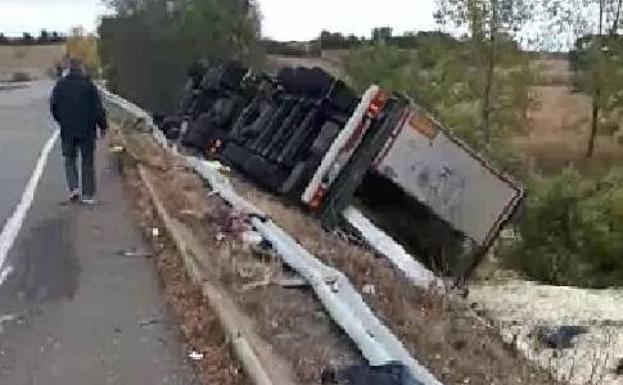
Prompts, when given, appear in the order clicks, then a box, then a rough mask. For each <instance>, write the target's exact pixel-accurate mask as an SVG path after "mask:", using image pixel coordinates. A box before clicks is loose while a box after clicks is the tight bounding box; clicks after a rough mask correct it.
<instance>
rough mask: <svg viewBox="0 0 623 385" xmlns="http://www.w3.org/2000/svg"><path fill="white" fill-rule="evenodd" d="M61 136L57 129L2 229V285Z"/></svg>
mask: <svg viewBox="0 0 623 385" xmlns="http://www.w3.org/2000/svg"><path fill="white" fill-rule="evenodd" d="M59 135H60V131H59V130H58V129H57V130H55V131H54V133H53V134H52V136H51V137H50V139H48V141H47V143H46V144H45V146H43V150H41V155H40V156H39V160H38V161H37V165H36V166H35V170H34V171H33V173H32V176H31V177H30V180H29V181H28V184H27V185H26V188H25V189H24V192H23V193H22V198H21V199H20V201H19V203H18V204H17V206H16V207H15V210H14V211H13V213H12V214H11V216H10V217H9V220H8V221H7V222H6V224H5V225H4V228H2V233H0V268H3V269H2V276H1V277H0V278H2V280H1V281H0V285H1V284H2V283H4V281H5V280H6V278H7V277H8V275H9V274H10V273H11V271H12V270H13V269H12V268H11V267H6V268H5V266H4V264H5V262H6V259H7V256H8V254H9V251H10V250H11V248H12V247H13V243H14V242H15V239H16V238H17V235H18V234H19V231H20V229H21V228H22V224H23V223H24V219H25V218H26V214H27V213H28V210H29V209H30V206H31V205H32V202H33V200H34V199H35V192H36V191H37V186H38V185H39V180H40V179H41V175H43V170H44V169H45V165H46V163H47V162H48V157H49V155H50V151H52V148H53V147H54V144H55V143H56V141H57V140H58V137H59Z"/></svg>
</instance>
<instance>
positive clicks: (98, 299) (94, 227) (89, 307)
mask: <svg viewBox="0 0 623 385" xmlns="http://www.w3.org/2000/svg"><path fill="white" fill-rule="evenodd" d="M50 87H51V83H49V82H40V83H35V84H33V85H32V86H30V87H28V88H24V89H15V90H2V89H1V88H0V229H2V228H3V226H4V225H5V223H6V221H7V218H8V217H9V215H10V214H11V212H12V211H13V210H14V208H15V206H16V205H17V203H18V201H19V200H20V197H21V195H22V192H23V190H24V187H25V185H26V184H27V182H28V180H29V178H30V176H31V174H32V172H33V169H34V167H35V165H36V163H37V160H38V157H39V154H40V152H41V150H42V147H43V146H44V144H45V143H46V142H47V140H48V139H49V137H50V136H51V134H52V132H53V130H54V125H53V124H52V122H51V121H50V119H49V117H48V113H47V99H48V94H49V90H50ZM98 155H99V169H98V174H99V182H100V193H99V195H100V200H101V204H100V205H99V206H97V207H95V208H87V207H83V206H71V205H62V204H60V202H61V201H62V200H63V199H64V197H65V194H66V191H65V185H64V181H63V178H62V174H61V161H62V159H61V156H60V149H59V144H58V143H57V144H56V146H55V148H54V149H53V151H52V153H51V155H50V157H49V161H48V163H47V166H46V168H45V170H44V172H43V175H42V178H41V180H40V184H39V187H38V190H37V193H36V195H35V199H34V202H33V204H32V207H31V209H30V211H29V212H28V214H27V216H26V219H25V221H24V224H23V227H22V228H21V230H20V232H19V235H18V237H17V239H16V241H15V243H14V246H13V248H12V249H11V251H10V252H9V255H8V257H7V260H6V262H5V264H4V266H0V268H2V269H6V268H7V267H9V268H11V270H12V271H13V273H12V274H11V275H10V276H9V277H8V279H7V280H6V282H4V284H2V286H0V384H2V385H35V384H45V385H74V384H75V385H84V384H121V385H126V384H127V385H142V384H145V385H151V384H184V385H188V384H195V383H196V380H195V378H194V375H193V373H192V370H191V369H190V368H189V365H188V364H187V362H186V360H185V354H184V351H183V348H182V346H181V343H180V342H179V339H178V332H177V330H178V329H177V326H176V325H175V324H174V323H173V322H172V320H171V318H170V316H169V315H168V314H167V310H166V307H165V305H164V304H163V303H162V301H161V299H160V298H159V293H158V282H157V277H156V276H155V273H154V271H153V266H152V262H151V261H149V260H147V259H144V258H132V257H124V256H121V255H119V251H120V250H130V249H137V250H146V248H147V246H146V245H145V244H144V242H143V241H142V238H141V236H140V233H139V232H138V230H137V229H136V228H134V226H133V224H132V221H131V218H130V216H129V214H128V212H129V207H128V204H127V203H126V201H125V198H124V191H123V188H122V185H121V181H120V180H119V177H118V175H117V173H116V171H115V166H114V161H113V160H111V159H109V158H108V154H106V152H105V151H100V153H99V154H98Z"/></svg>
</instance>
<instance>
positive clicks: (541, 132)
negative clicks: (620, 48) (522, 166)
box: [513, 59, 623, 172]
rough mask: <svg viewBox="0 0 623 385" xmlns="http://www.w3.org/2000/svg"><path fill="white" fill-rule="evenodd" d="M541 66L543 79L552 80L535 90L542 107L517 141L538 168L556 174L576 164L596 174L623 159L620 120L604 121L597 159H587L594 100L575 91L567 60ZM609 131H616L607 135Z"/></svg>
mask: <svg viewBox="0 0 623 385" xmlns="http://www.w3.org/2000/svg"><path fill="white" fill-rule="evenodd" d="M539 64H540V68H541V71H542V75H543V77H544V78H547V79H549V80H550V81H548V82H544V84H546V85H537V86H534V87H533V90H534V91H535V94H536V97H537V100H538V106H537V107H536V108H535V109H533V111H531V112H530V123H529V124H528V127H526V128H525V135H522V136H520V137H517V138H515V139H514V140H513V142H514V143H515V144H516V145H517V146H518V148H519V149H520V150H521V151H522V152H523V153H524V154H526V155H527V156H528V157H529V158H530V159H531V160H532V161H533V164H534V165H535V167H536V169H540V170H543V171H545V172H555V171H557V170H559V169H560V168H562V167H565V166H568V165H574V166H576V167H578V168H580V169H581V170H585V171H587V172H593V171H594V170H596V169H598V168H609V167H610V166H612V165H616V164H617V163H619V162H620V161H621V160H623V132H621V130H620V129H619V130H617V127H621V123H622V122H620V121H612V122H605V121H601V122H600V124H601V128H600V133H599V136H598V137H597V141H596V147H595V158H594V159H593V160H591V161H590V162H588V161H587V160H586V151H587V145H588V138H589V133H590V122H591V103H592V100H591V98H590V97H589V96H588V95H585V94H581V93H577V92H573V90H572V85H571V74H570V71H569V66H568V62H567V60H565V59H548V60H544V61H542V62H541V63H539ZM609 130H612V131H614V132H611V133H610V134H611V135H610V134H607V131H609Z"/></svg>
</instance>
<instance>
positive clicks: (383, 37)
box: [372, 27, 394, 41]
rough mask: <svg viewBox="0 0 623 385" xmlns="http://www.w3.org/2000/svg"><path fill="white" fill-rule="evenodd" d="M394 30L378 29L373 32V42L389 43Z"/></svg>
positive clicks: (387, 28)
mask: <svg viewBox="0 0 623 385" xmlns="http://www.w3.org/2000/svg"><path fill="white" fill-rule="evenodd" d="M393 33H394V30H393V29H392V28H391V27H376V28H374V29H373V30H372V40H373V41H389V40H391V38H392V35H393Z"/></svg>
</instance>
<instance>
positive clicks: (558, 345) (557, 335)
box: [535, 326, 588, 350]
mask: <svg viewBox="0 0 623 385" xmlns="http://www.w3.org/2000/svg"><path fill="white" fill-rule="evenodd" d="M587 333H588V328H586V327H584V326H558V327H553V328H548V327H543V326H540V327H537V329H536V332H535V334H536V336H537V338H538V340H539V341H540V342H541V343H542V344H543V345H545V346H546V347H547V348H548V349H556V350H562V349H571V348H573V339H574V338H575V337H577V336H579V335H581V334H587Z"/></svg>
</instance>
